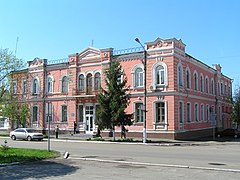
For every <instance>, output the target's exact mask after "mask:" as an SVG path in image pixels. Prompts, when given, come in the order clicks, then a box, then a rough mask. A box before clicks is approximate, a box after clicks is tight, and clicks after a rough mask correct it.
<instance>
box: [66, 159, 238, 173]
mask: <svg viewBox="0 0 240 180" xmlns="http://www.w3.org/2000/svg"><path fill="white" fill-rule="evenodd" d="M69 159H78V160H84V161H96V162H105V163H116V164H130V165H144V166H161V167H171V168H186V169H199V170H210V171H225V172H235V173H240V169H224V168H214V167H201V166H188V165H176V164H158V163H144V162H129V161H116V160H104V159H96V158H77V157H69Z"/></svg>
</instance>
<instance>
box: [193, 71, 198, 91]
mask: <svg viewBox="0 0 240 180" xmlns="http://www.w3.org/2000/svg"><path fill="white" fill-rule="evenodd" d="M194 90H195V91H197V90H198V77H197V73H194Z"/></svg>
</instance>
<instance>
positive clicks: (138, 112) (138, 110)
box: [134, 102, 144, 123]
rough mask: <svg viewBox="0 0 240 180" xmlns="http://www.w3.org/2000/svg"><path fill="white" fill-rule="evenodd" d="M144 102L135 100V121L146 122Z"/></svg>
mask: <svg viewBox="0 0 240 180" xmlns="http://www.w3.org/2000/svg"><path fill="white" fill-rule="evenodd" d="M143 108H144V107H143V102H135V103H134V110H135V113H134V114H135V118H134V119H135V122H136V123H143V122H144V112H143Z"/></svg>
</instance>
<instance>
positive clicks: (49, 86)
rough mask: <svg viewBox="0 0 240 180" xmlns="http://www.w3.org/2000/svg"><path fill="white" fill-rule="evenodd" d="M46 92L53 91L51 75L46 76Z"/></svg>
mask: <svg viewBox="0 0 240 180" xmlns="http://www.w3.org/2000/svg"><path fill="white" fill-rule="evenodd" d="M47 92H48V93H52V92H53V79H52V78H51V77H48V79H47Z"/></svg>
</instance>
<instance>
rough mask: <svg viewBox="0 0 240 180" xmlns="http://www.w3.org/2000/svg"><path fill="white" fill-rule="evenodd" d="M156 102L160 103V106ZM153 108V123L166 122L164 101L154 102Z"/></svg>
mask: <svg viewBox="0 0 240 180" xmlns="http://www.w3.org/2000/svg"><path fill="white" fill-rule="evenodd" d="M158 104H160V106H158ZM161 105H162V106H161ZM154 109H155V123H156V124H165V123H166V102H165V101H156V102H154ZM162 110H163V111H162ZM162 112H163V113H162ZM158 119H159V120H158Z"/></svg>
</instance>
